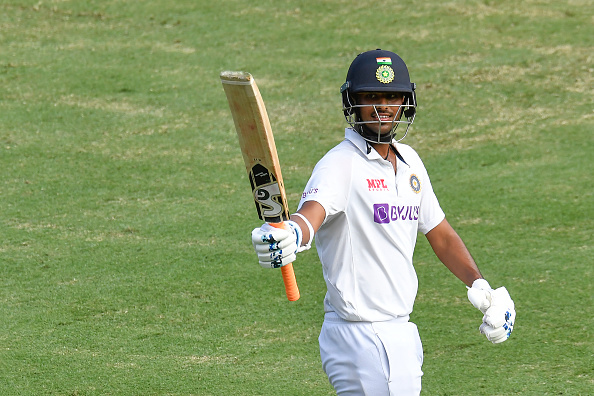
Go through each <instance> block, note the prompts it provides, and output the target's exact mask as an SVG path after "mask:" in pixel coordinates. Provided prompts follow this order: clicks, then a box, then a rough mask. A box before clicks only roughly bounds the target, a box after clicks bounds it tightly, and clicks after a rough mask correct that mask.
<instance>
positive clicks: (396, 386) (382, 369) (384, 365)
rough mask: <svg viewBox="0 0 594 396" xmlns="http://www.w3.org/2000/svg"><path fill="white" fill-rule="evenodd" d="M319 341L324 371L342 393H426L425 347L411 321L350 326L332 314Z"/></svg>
mask: <svg viewBox="0 0 594 396" xmlns="http://www.w3.org/2000/svg"><path fill="white" fill-rule="evenodd" d="M319 342H320V356H321V358H322V367H323V369H324V372H325V373H326V375H327V376H328V379H329V380H330V383H331V384H332V386H333V387H334V389H335V390H336V393H337V394H338V395H340V396H345V395H352V396H355V395H356V396H364V395H365V396H384V395H386V396H388V395H390V396H409V395H419V394H420V393H421V376H422V375H423V371H422V370H421V366H422V365H423V346H422V344H421V338H420V337H419V331H418V329H417V326H416V325H415V324H414V323H412V322H409V321H408V317H403V318H398V319H394V320H390V321H387V322H348V321H345V320H343V319H341V318H340V317H339V316H338V315H337V314H336V313H334V312H327V313H326V315H325V317H324V323H323V325H322V330H321V332H320V337H319Z"/></svg>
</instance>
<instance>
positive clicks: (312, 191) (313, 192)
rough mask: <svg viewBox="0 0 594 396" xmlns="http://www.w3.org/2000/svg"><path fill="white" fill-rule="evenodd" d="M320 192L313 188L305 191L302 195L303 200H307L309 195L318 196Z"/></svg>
mask: <svg viewBox="0 0 594 396" xmlns="http://www.w3.org/2000/svg"><path fill="white" fill-rule="evenodd" d="M317 192H318V189H317V188H315V187H312V188H310V189H309V191H304V192H303V194H302V195H301V196H302V197H303V198H306V197H307V196H308V195H311V194H316V193H317Z"/></svg>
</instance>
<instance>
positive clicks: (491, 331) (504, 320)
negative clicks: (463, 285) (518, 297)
mask: <svg viewBox="0 0 594 396" xmlns="http://www.w3.org/2000/svg"><path fill="white" fill-rule="evenodd" d="M468 299H469V300H470V302H471V303H472V305H474V306H475V307H476V308H477V309H479V310H480V311H481V312H482V313H483V314H484V316H483V323H482V324H481V326H480V327H479V331H480V332H481V333H482V334H484V335H485V336H486V337H487V339H488V340H489V341H491V342H492V343H493V344H498V343H501V342H503V341H505V340H507V339H508V338H509V336H510V335H511V333H512V331H513V329H514V323H515V321H516V310H515V305H514V302H513V300H512V299H511V297H510V295H509V293H508V291H507V289H506V288H505V287H500V288H498V289H496V290H493V289H491V286H490V285H489V283H488V282H487V281H486V280H484V279H477V280H475V281H474V283H473V284H472V287H471V288H468Z"/></svg>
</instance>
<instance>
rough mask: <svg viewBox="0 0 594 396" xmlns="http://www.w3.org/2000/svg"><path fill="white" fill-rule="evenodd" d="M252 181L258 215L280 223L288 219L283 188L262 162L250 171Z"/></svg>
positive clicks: (268, 220) (263, 218) (266, 219)
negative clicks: (284, 205)
mask: <svg viewBox="0 0 594 396" xmlns="http://www.w3.org/2000/svg"><path fill="white" fill-rule="evenodd" d="M250 183H251V184H252V191H253V194H254V202H255V204H256V209H257V210H258V216H259V217H260V218H261V219H262V220H264V221H267V222H271V223H280V222H282V221H284V220H287V219H288V214H287V213H285V209H284V207H283V205H282V197H281V189H280V186H279V185H278V181H277V180H276V178H275V177H274V175H273V174H272V173H270V172H269V171H268V169H266V167H265V166H264V165H262V164H256V165H254V166H253V167H252V170H251V172H250Z"/></svg>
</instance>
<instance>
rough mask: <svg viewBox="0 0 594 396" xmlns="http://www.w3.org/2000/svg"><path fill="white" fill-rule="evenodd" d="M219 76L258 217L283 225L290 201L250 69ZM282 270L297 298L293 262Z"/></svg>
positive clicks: (291, 294) (291, 297)
mask: <svg viewBox="0 0 594 396" xmlns="http://www.w3.org/2000/svg"><path fill="white" fill-rule="evenodd" d="M220 78H221V83H222V84H223V89H224V90H225V95H226V96H227V101H228V102H229V108H230V109H231V114H232V115H233V121H234V123H235V130H236V132H237V137H238V139H239V146H240V147H241V153H242V155H243V160H244V163H245V167H246V171H247V173H248V177H249V180H250V184H251V188H252V194H253V197H254V203H255V205H256V210H257V212H258V217H259V218H260V219H261V220H264V221H266V222H267V223H271V225H274V226H275V227H280V228H284V226H283V224H282V222H284V221H286V220H288V219H289V205H288V204H287V196H286V193H285V187H284V183H283V177H282V174H281V169H280V163H279V160H278V154H277V151H276V145H275V143H274V135H273V134H272V128H271V126H270V120H269V119H268V113H267V112H266V107H265V106H264V100H263V99H262V95H261V94H260V91H259V89H258V86H257V85H256V81H255V80H254V78H253V77H252V75H251V74H249V73H246V72H234V71H224V72H222V73H221V75H220ZM281 270H282V274H283V280H284V282H285V291H286V292H287V298H288V299H289V300H290V301H296V300H298V299H299V296H300V295H299V289H298V287H297V282H296V280H295V274H294V271H293V265H292V264H288V265H285V266H283V267H282V268H281Z"/></svg>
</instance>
